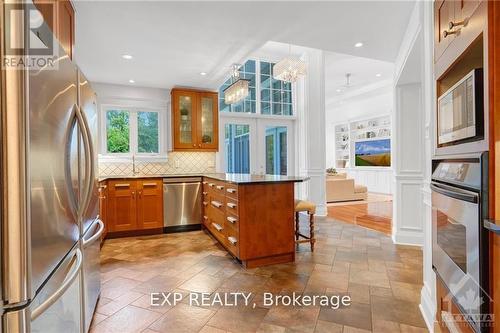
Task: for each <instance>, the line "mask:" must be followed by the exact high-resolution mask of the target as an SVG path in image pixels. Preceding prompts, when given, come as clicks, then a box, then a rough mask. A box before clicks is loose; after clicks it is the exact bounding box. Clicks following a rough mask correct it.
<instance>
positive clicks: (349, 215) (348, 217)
mask: <svg viewBox="0 0 500 333" xmlns="http://www.w3.org/2000/svg"><path fill="white" fill-rule="evenodd" d="M328 217H331V218H333V219H336V220H339V221H342V222H347V223H352V224H357V225H359V226H362V227H365V228H369V229H373V230H377V231H380V232H383V233H384V234H386V235H390V234H391V232H392V199H391V197H390V196H380V195H369V198H368V200H367V201H366V202H365V201H353V202H345V203H335V204H329V205H328Z"/></svg>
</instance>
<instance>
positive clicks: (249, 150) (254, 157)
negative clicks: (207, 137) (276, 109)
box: [218, 115, 295, 175]
mask: <svg viewBox="0 0 500 333" xmlns="http://www.w3.org/2000/svg"><path fill="white" fill-rule="evenodd" d="M293 125H294V121H293V120H287V119H272V118H267V117H266V118H264V117H244V116H239V115H238V116H223V117H221V127H220V129H221V130H220V131H219V135H220V141H219V142H220V146H219V154H218V155H219V156H218V162H219V163H218V166H219V170H218V171H220V172H228V173H255V174H262V175H263V174H268V175H291V174H293V168H294V164H295V160H294V150H293V140H294V133H293Z"/></svg>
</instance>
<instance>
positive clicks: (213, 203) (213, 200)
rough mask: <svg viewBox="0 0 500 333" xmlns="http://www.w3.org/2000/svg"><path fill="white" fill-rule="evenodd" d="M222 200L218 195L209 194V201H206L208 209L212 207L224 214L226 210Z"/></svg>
mask: <svg viewBox="0 0 500 333" xmlns="http://www.w3.org/2000/svg"><path fill="white" fill-rule="evenodd" d="M224 204H225V203H224V200H223V198H221V197H218V196H215V195H214V196H210V201H209V202H208V205H209V207H210V209H213V210H215V211H218V212H220V213H222V214H225V212H226V210H225V208H224Z"/></svg>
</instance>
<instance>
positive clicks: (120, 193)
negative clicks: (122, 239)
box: [107, 180, 138, 232]
mask: <svg viewBox="0 0 500 333" xmlns="http://www.w3.org/2000/svg"><path fill="white" fill-rule="evenodd" d="M108 185H109V187H108V194H109V201H108V212H107V219H108V221H107V225H108V227H109V228H108V230H109V231H110V232H116V231H129V230H137V229H138V226H137V213H136V202H137V201H136V191H137V188H136V181H135V180H110V181H109V182H108Z"/></svg>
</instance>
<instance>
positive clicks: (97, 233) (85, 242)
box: [82, 219, 104, 249]
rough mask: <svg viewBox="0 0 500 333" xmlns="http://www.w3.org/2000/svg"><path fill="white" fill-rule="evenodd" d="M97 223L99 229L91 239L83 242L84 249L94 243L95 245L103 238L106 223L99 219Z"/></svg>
mask: <svg viewBox="0 0 500 333" xmlns="http://www.w3.org/2000/svg"><path fill="white" fill-rule="evenodd" d="M96 223H97V224H99V229H98V230H97V232H96V233H95V234H94V235H93V236H92V237H90V238H89V239H87V240H83V243H82V246H83V248H84V249H85V248H87V247H88V246H90V245H91V244H92V243H94V242H95V241H96V240H97V239H99V238H100V237H101V235H102V233H103V232H104V222H102V220H100V219H98V220H97V222H96Z"/></svg>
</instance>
